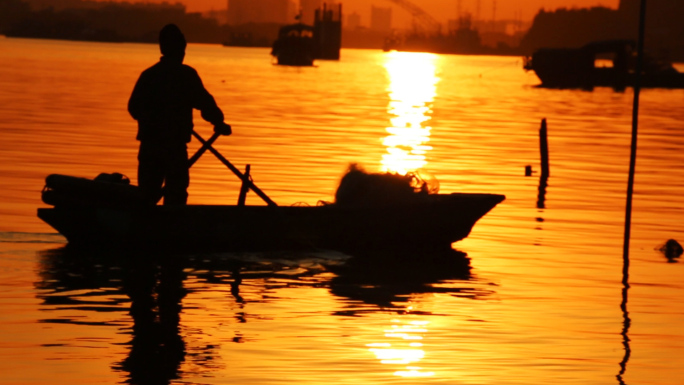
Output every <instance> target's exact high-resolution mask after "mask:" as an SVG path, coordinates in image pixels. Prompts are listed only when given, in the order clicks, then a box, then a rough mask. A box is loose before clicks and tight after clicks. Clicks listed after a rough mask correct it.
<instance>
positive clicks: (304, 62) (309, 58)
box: [271, 23, 316, 66]
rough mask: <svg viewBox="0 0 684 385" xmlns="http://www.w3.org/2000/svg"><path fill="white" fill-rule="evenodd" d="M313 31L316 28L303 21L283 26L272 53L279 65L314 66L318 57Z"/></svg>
mask: <svg viewBox="0 0 684 385" xmlns="http://www.w3.org/2000/svg"><path fill="white" fill-rule="evenodd" d="M313 33H314V28H313V27H312V26H310V25H306V24H303V23H297V24H290V25H286V26H283V27H281V28H280V31H278V39H277V40H276V41H275V42H274V43H273V48H272V50H271V55H273V56H274V57H276V59H277V60H278V64H279V65H288V66H312V65H313V62H314V58H315V57H316V49H315V45H314V38H313Z"/></svg>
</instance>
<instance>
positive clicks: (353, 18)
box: [345, 12, 361, 31]
mask: <svg viewBox="0 0 684 385" xmlns="http://www.w3.org/2000/svg"><path fill="white" fill-rule="evenodd" d="M359 27H361V15H359V14H358V13H356V12H352V14H350V15H349V16H347V25H346V26H345V28H347V29H350V30H352V31H353V30H356V29H359Z"/></svg>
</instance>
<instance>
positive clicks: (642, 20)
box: [622, 0, 646, 284]
mask: <svg viewBox="0 0 684 385" xmlns="http://www.w3.org/2000/svg"><path fill="white" fill-rule="evenodd" d="M645 25H646V0H641V5H640V10H639V40H638V41H637V62H636V70H635V72H634V104H633V106H632V145H631V151H630V157H629V179H628V181H627V205H626V208H625V239H624V243H623V250H622V258H623V261H624V263H623V283H625V284H626V283H627V279H628V276H629V275H628V272H629V238H630V233H631V227H632V196H633V195H634V173H635V168H636V152H637V132H638V128H639V93H640V91H641V69H642V67H643V61H644V35H645V34H646V33H645Z"/></svg>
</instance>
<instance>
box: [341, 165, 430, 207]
mask: <svg viewBox="0 0 684 385" xmlns="http://www.w3.org/2000/svg"><path fill="white" fill-rule="evenodd" d="M438 191H439V182H438V181H437V179H436V178H435V177H433V176H431V175H429V174H428V173H426V172H411V173H407V174H406V175H402V174H398V173H390V172H385V173H369V172H366V171H365V170H364V169H363V168H362V167H361V166H359V165H358V164H356V163H352V164H351V165H350V166H349V169H348V170H347V172H346V173H345V175H344V176H343V177H342V179H341V180H340V184H339V186H338V187H337V192H336V193H335V203H336V204H339V205H366V204H372V205H379V204H392V203H407V202H412V201H417V200H421V199H426V197H427V196H428V195H430V194H436V193H437V192H438Z"/></svg>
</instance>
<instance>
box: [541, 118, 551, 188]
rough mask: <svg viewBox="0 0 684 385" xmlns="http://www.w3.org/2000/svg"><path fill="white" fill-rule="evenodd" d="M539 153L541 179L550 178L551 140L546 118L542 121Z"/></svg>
mask: <svg viewBox="0 0 684 385" xmlns="http://www.w3.org/2000/svg"><path fill="white" fill-rule="evenodd" d="M539 152H540V154H541V177H542V178H548V177H549V140H548V137H547V130H546V118H544V119H542V122H541V128H540V129H539Z"/></svg>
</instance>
